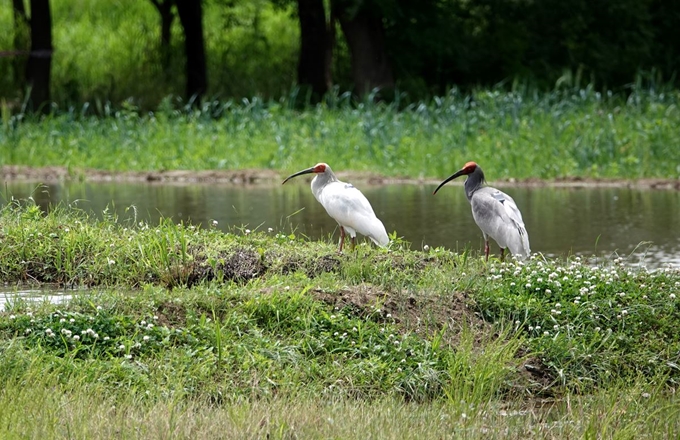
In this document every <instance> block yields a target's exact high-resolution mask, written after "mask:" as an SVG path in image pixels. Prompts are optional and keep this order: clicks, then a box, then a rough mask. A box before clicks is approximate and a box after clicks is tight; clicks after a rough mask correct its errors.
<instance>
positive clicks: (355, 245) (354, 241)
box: [352, 236, 357, 250]
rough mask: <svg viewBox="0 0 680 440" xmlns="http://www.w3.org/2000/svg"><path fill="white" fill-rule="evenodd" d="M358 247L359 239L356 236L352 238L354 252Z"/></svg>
mask: <svg viewBox="0 0 680 440" xmlns="http://www.w3.org/2000/svg"><path fill="white" fill-rule="evenodd" d="M356 247H357V238H356V236H355V237H352V250H354V248H356Z"/></svg>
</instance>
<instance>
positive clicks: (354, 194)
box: [282, 163, 390, 252]
mask: <svg viewBox="0 0 680 440" xmlns="http://www.w3.org/2000/svg"><path fill="white" fill-rule="evenodd" d="M311 173H314V174H316V176H314V179H312V193H313V194H314V197H315V198H316V200H317V201H318V202H319V203H321V205H322V206H323V207H324V208H325V209H326V212H327V213H328V215H330V216H331V217H332V218H333V219H334V220H335V221H336V222H338V225H340V252H342V245H343V243H344V242H345V233H347V234H349V236H350V237H351V239H352V248H354V246H355V245H356V235H357V234H356V233H357V232H358V233H360V234H362V235H365V236H367V237H368V238H370V239H371V240H373V242H374V243H375V244H377V245H378V246H382V247H384V246H387V244H388V243H389V242H390V239H389V237H388V236H387V231H386V230H385V226H384V225H383V223H382V222H381V221H380V219H378V217H376V215H375V212H373V208H372V207H371V204H370V203H368V200H367V199H366V197H365V196H364V195H363V194H362V193H361V191H359V190H358V189H356V188H355V187H354V186H353V185H352V184H351V183H345V182H341V181H340V180H338V178H337V177H335V174H333V170H331V167H329V166H328V164H325V163H318V164H316V165H314V166H313V167H311V168H307V169H304V170H302V171H298V172H297V173H295V174H291V175H290V176H288V177H286V180H284V181H283V183H286V182H288V180H290V179H292V178H293V177H295V176H300V175H302V174H311ZM283 183H282V185H283Z"/></svg>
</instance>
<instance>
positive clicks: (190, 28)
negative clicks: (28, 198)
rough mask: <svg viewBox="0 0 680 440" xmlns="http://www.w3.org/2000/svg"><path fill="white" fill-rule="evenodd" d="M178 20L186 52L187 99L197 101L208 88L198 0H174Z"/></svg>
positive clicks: (201, 17)
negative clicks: (182, 31)
mask: <svg viewBox="0 0 680 440" xmlns="http://www.w3.org/2000/svg"><path fill="white" fill-rule="evenodd" d="M175 4H176V5H177V14H178V15H179V21H180V22H181V23H182V28H184V48H185V52H186V73H187V89H186V93H187V99H194V98H195V102H196V103H199V102H200V99H201V97H202V96H203V94H204V93H205V91H206V89H207V88H208V74H207V67H206V60H205V43H204V41H203V9H202V7H201V1H200V0H175Z"/></svg>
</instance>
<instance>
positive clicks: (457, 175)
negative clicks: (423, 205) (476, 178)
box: [432, 170, 465, 195]
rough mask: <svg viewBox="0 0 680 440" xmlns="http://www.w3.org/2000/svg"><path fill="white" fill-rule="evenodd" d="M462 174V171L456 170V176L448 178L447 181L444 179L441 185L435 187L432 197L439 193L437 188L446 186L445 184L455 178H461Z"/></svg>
mask: <svg viewBox="0 0 680 440" xmlns="http://www.w3.org/2000/svg"><path fill="white" fill-rule="evenodd" d="M463 174H465V172H464V170H458V171H457V172H456V174H454V175H452V176H450V177H449V178H448V179H446V180H445V181H443V182H442V183H440V184H439V186H438V187H437V189H435V190H434V192H433V193H432V195H435V194H437V191H439V188H441V187H442V186H444V185H446V184H447V183H449V182H450V181H452V180H453V179H455V178H456V177H460V176H462V175H463Z"/></svg>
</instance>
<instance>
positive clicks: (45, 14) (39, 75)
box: [26, 0, 52, 111]
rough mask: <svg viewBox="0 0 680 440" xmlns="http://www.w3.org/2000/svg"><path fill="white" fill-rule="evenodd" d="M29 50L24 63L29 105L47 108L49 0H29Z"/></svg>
mask: <svg viewBox="0 0 680 440" xmlns="http://www.w3.org/2000/svg"><path fill="white" fill-rule="evenodd" d="M30 5H31V19H30V23H31V52H30V54H29V56H28V63H27V65H26V83H27V85H28V86H29V87H30V88H31V92H30V96H29V100H28V102H29V105H30V108H31V109H33V110H36V109H39V108H42V109H43V111H46V110H48V109H49V107H48V106H46V105H45V104H47V103H48V102H49V100H50V72H51V68H52V16H51V14H50V2H49V0H31V2H30Z"/></svg>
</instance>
